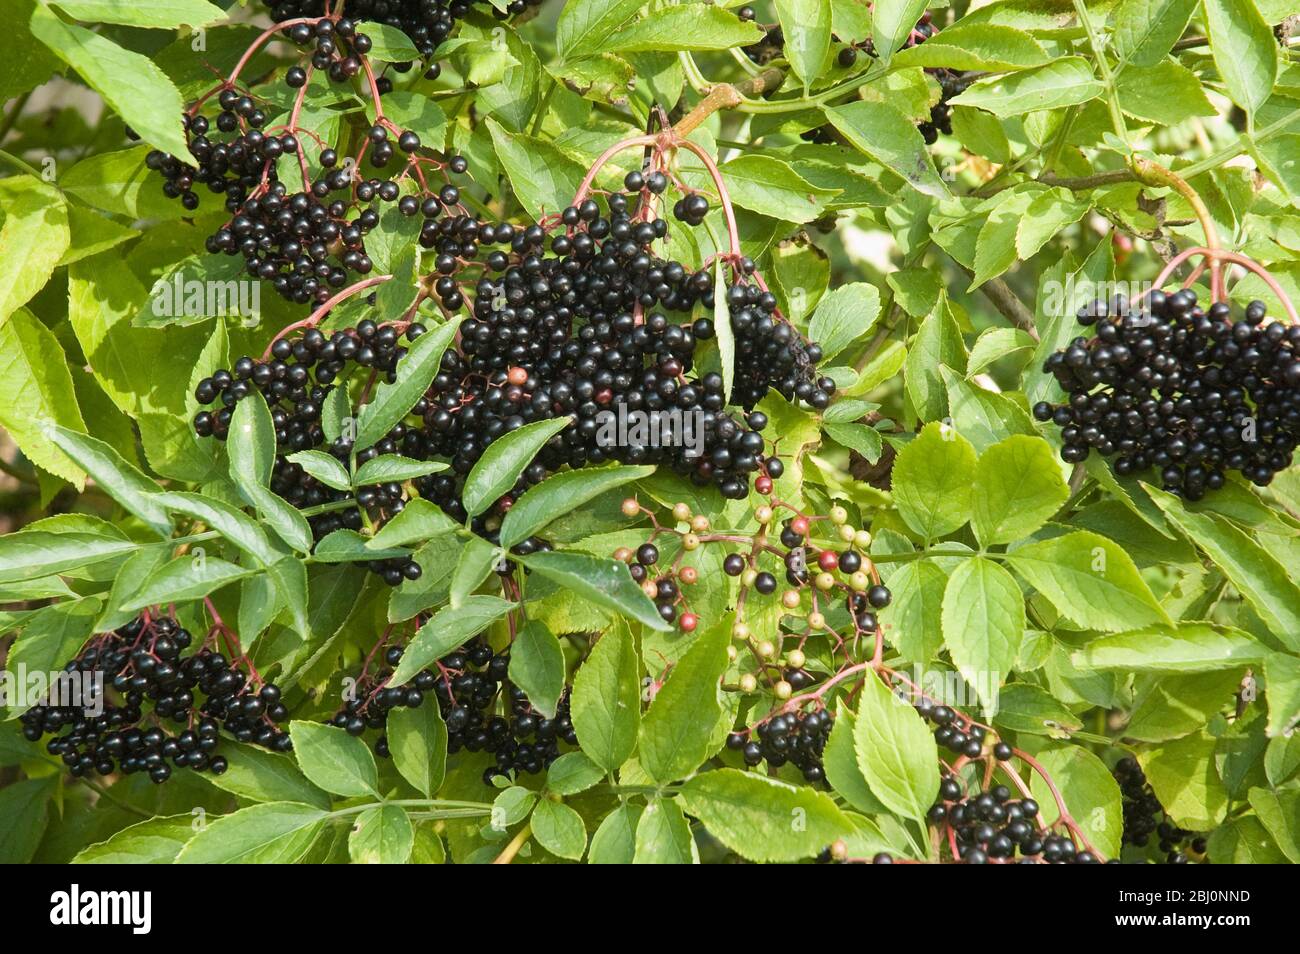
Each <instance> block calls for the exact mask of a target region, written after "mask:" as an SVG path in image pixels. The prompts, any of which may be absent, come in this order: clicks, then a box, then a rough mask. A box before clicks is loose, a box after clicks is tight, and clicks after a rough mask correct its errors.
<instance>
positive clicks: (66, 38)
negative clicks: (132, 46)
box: [31, 6, 192, 258]
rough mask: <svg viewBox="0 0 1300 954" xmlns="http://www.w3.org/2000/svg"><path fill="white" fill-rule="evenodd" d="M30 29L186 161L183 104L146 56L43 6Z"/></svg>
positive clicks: (148, 137) (144, 134)
mask: <svg viewBox="0 0 1300 954" xmlns="http://www.w3.org/2000/svg"><path fill="white" fill-rule="evenodd" d="M31 29H32V35H33V36H35V37H36V38H37V39H38V40H40V41H41V42H42V43H44V44H45V45H46V46H48V47H49V48H50V49H51V50H53V51H54V53H55V55H57V56H58V57H59V59H61V60H63V62H65V63H67V64H68V65H69V66H70V67H72V68H73V69H74V70H76V71H77V72H78V73H79V74H80V75H81V78H82V79H83V80H85V81H86V85H87V86H89V87H90V88H91V89H93V90H94V91H95V92H97V93H98V94H99V95H100V96H102V97H103V98H104V102H105V103H107V104H108V105H109V107H110V108H111V109H112V110H113V111H114V112H115V113H117V114H118V115H119V116H121V117H122V119H123V121H124V122H126V123H127V125H129V126H130V127H131V128H132V129H134V130H135V131H136V132H137V133H139V134H140V138H142V139H143V140H144V141H145V142H147V143H149V144H150V145H153V146H156V147H157V148H159V149H161V150H162V151H163V152H169V153H171V154H172V155H174V156H177V157H178V158H180V159H182V160H183V161H186V162H189V161H192V159H191V156H190V150H189V146H188V145H187V144H186V142H185V133H184V131H183V130H182V129H181V114H182V113H183V112H184V109H185V104H184V102H183V101H182V100H181V94H180V92H179V91H178V90H177V89H176V86H175V85H174V84H173V83H172V81H171V79H169V78H168V76H167V74H166V73H164V72H163V71H162V70H160V69H159V68H158V67H157V66H155V65H154V63H153V61H152V60H150V59H149V58H148V57H146V56H141V55H140V54H139V53H134V52H132V51H130V50H127V49H124V48H122V47H120V46H118V45H117V44H116V43H114V42H113V41H112V40H110V39H108V38H107V37H104V36H101V35H100V34H98V33H92V32H91V31H90V30H87V29H85V28H84V27H79V26H74V25H73V24H70V23H64V22H63V21H62V20H60V19H59V18H58V17H57V16H55V14H54V13H53V12H52V11H51V10H50V9H49V8H48V7H44V6H38V7H37V8H36V10H35V11H34V12H33V13H32V22H31ZM60 254H62V252H61V251H60ZM56 258H57V256H56Z"/></svg>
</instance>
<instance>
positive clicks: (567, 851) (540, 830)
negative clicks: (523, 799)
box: [532, 798, 587, 861]
mask: <svg viewBox="0 0 1300 954" xmlns="http://www.w3.org/2000/svg"><path fill="white" fill-rule="evenodd" d="M532 826H533V837H534V838H536V839H537V843H538V844H539V845H541V846H542V847H543V848H545V849H546V850H547V851H549V852H550V853H551V854H553V855H555V856H556V857H559V858H568V859H570V860H571V861H577V860H578V859H580V858H581V857H582V855H583V853H584V852H585V851H586V850H587V828H586V826H585V825H584V824H583V823H582V816H581V815H579V814H578V813H577V812H575V811H574V810H573V809H572V808H570V807H569V806H568V805H565V804H564V803H562V802H553V801H551V800H550V799H545V798H544V799H542V800H541V801H540V802H538V803H537V807H536V808H534V809H533V817H532Z"/></svg>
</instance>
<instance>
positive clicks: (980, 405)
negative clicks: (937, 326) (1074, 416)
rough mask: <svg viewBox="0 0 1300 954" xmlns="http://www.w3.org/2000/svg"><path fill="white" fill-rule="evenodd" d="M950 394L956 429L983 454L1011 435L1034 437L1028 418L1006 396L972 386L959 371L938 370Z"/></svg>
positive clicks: (1018, 406) (975, 385)
mask: <svg viewBox="0 0 1300 954" xmlns="http://www.w3.org/2000/svg"><path fill="white" fill-rule="evenodd" d="M939 374H940V376H941V377H942V378H943V383H944V386H945V388H946V389H947V392H948V407H949V412H950V413H951V415H952V421H953V425H954V426H955V427H956V428H957V430H958V431H960V432H961V433H962V434H963V435H964V436H965V437H967V438H969V440H970V442H971V443H972V444H974V445H975V449H976V450H977V451H979V452H980V453H981V454H983V453H984V452H985V451H986V450H988V449H989V447H991V446H992V445H993V444H996V443H998V442H999V441H1001V440H1003V439H1004V438H1007V437H1009V436H1011V435H1012V434H1033V433H1034V423H1033V421H1031V420H1030V419H1029V414H1028V413H1026V411H1025V409H1024V408H1022V407H1021V406H1020V405H1019V404H1017V403H1016V402H1015V401H1013V400H1011V399H1010V398H1009V397H1007V396H1006V395H1004V394H997V393H995V392H993V391H989V390H987V389H985V388H982V387H980V386H979V385H977V384H973V383H971V382H970V381H968V380H966V378H964V377H963V376H962V375H960V374H958V373H957V372H956V371H952V370H950V369H948V368H947V367H941V368H939Z"/></svg>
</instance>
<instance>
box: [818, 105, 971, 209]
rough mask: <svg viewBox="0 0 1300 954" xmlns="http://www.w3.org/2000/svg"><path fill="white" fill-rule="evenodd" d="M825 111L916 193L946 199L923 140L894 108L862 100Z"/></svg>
mask: <svg viewBox="0 0 1300 954" xmlns="http://www.w3.org/2000/svg"><path fill="white" fill-rule="evenodd" d="M825 112H826V118H827V119H829V120H830V121H831V123H832V124H833V125H834V126H835V128H836V129H838V130H839V131H840V132H841V133H842V134H843V135H844V138H846V139H847V140H848V141H849V142H850V144H852V145H853V147H854V148H855V149H858V150H859V151H861V152H863V153H865V154H866V155H868V156H870V157H871V158H872V159H874V160H876V161H877V162H879V163H880V164H881V165H883V166H885V167H886V168H887V169H889V170H891V171H892V172H895V173H897V174H898V175H900V176H902V177H903V179H904V180H905V181H906V182H907V184H908V185H910V186H911V187H912V188H913V189H916V190H917V191H918V192H920V193H922V194H924V195H929V196H934V197H935V198H939V199H944V198H948V196H949V192H948V186H947V185H945V184H944V181H943V179H941V178H940V177H939V173H938V172H937V171H936V170H935V168H934V161H933V160H932V159H931V158H930V152H929V150H928V149H927V148H926V145H925V140H924V139H922V138H921V134H920V133H919V132H917V131H916V127H915V126H914V125H913V124H912V122H911V121H910V120H909V119H908V118H907V117H906V116H904V115H903V113H902V112H900V111H899V110H898V109H897V108H895V107H893V106H891V105H889V104H888V103H884V102H872V101H868V100H863V101H860V102H856V103H851V104H849V105H847V106H839V107H834V108H828V109H826V110H825Z"/></svg>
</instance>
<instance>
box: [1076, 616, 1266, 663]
mask: <svg viewBox="0 0 1300 954" xmlns="http://www.w3.org/2000/svg"><path fill="white" fill-rule="evenodd" d="M1267 654H1268V650H1267V649H1266V648H1265V647H1264V646H1262V645H1261V644H1259V643H1257V642H1256V641H1255V640H1254V639H1253V638H1252V637H1251V636H1250V635H1249V634H1247V633H1244V632H1242V631H1241V630H1239V629H1232V628H1230V627H1221V626H1215V625H1212V624H1210V623H1181V624H1179V625H1178V626H1175V627H1169V626H1153V627H1148V628H1145V629H1139V630H1133V631H1131V632H1124V633H1115V634H1114V635H1111V636H1100V637H1098V638H1096V639H1094V640H1092V641H1091V642H1089V643H1088V645H1087V646H1085V647H1084V648H1083V649H1080V650H1078V651H1077V652H1075V653H1074V654H1073V656H1072V657H1071V661H1072V662H1073V663H1074V665H1075V666H1076V667H1078V668H1079V669H1119V670H1122V671H1124V672H1177V673H1193V672H1215V671H1217V670H1220V669H1235V668H1239V667H1245V666H1251V665H1256V664H1258V663H1260V662H1262V661H1263V660H1264V657H1265V656H1266V655H1267Z"/></svg>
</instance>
